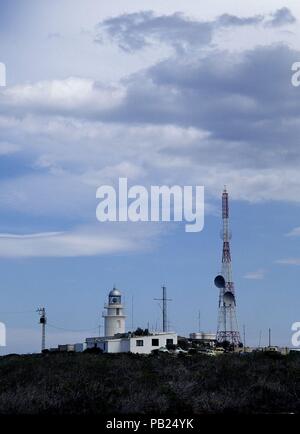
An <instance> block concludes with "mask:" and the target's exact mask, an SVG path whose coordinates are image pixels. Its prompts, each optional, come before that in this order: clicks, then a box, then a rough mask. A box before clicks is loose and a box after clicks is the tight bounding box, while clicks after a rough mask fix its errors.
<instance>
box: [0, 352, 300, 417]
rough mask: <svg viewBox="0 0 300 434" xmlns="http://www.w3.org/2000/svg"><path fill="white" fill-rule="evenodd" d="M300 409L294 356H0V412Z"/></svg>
mask: <svg viewBox="0 0 300 434" xmlns="http://www.w3.org/2000/svg"><path fill="white" fill-rule="evenodd" d="M165 412H167V413H168V414H170V413H173V414H175V413H176V414H177V415H178V412H187V413H190V414H192V413H193V414H201V413H226V412H240V413H249V412H251V413H284V412H300V357H297V356H296V355H294V356H293V355H289V356H277V357H276V358H274V357H271V356H268V355H264V354H252V355H248V356H239V355H234V354H232V355H230V354H224V355H221V356H218V357H216V358H214V357H207V356H204V355H199V354H195V355H192V356H178V357H174V356H173V357H172V356H170V355H168V354H160V355H159V356H149V357H145V356H137V355H131V354H119V355H108V354H102V355H96V354H85V353H81V354H75V353H74V354H72V353H61V354H45V355H28V356H17V355H11V356H5V357H1V358H0V413H1V414H12V413H14V414H15V413H16V414H24V413H48V414H52V413H53V414H54V413H56V414H60V413H61V414H85V413H86V414H87V413H93V414H110V413H113V414H116V413H119V414H128V413H141V414H147V413H157V414H163V413H165Z"/></svg>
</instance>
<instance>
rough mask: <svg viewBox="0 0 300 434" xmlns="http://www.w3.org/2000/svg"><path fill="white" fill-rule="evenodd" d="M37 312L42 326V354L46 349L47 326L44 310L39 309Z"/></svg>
mask: <svg viewBox="0 0 300 434" xmlns="http://www.w3.org/2000/svg"><path fill="white" fill-rule="evenodd" d="M37 312H38V314H39V315H40V324H41V325H42V351H41V352H43V351H44V350H45V348H46V324H47V317H46V309H45V308H44V307H40V308H38V309H37Z"/></svg>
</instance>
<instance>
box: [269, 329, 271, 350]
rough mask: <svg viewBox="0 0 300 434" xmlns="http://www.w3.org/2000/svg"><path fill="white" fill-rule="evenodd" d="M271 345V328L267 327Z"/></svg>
mask: <svg viewBox="0 0 300 434" xmlns="http://www.w3.org/2000/svg"><path fill="white" fill-rule="evenodd" d="M270 346H271V329H270V328H269V347H270Z"/></svg>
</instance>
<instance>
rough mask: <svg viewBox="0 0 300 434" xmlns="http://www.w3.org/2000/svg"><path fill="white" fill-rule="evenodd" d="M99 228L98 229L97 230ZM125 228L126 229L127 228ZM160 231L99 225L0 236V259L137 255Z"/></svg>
mask: <svg viewBox="0 0 300 434" xmlns="http://www.w3.org/2000/svg"><path fill="white" fill-rule="evenodd" d="M100 225H101V227H100ZM128 226H129V227H128ZM160 230H161V228H158V227H153V226H152V227H151V225H149V226H148V227H147V232H146V231H145V230H144V229H143V228H142V227H141V225H139V224H133V226H132V225H128V224H126V227H125V226H124V224H123V225H122V224H120V223H115V224H114V226H112V224H110V225H109V224H104V223H102V224H100V223H99V225H98V227H94V228H88V227H83V228H78V229H73V230H70V231H67V232H48V233H47V232H46V233H33V234H24V235H18V234H0V257H5V258H19V257H20V258H31V257H68V256H69V257H75V256H92V255H102V254H113V253H122V252H131V251H139V250H143V249H148V248H149V247H150V246H151V242H152V241H151V239H153V238H154V239H155V236H156V235H157V234H158V233H159V231H160Z"/></svg>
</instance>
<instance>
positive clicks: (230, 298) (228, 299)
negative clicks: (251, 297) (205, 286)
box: [223, 291, 235, 306]
mask: <svg viewBox="0 0 300 434" xmlns="http://www.w3.org/2000/svg"><path fill="white" fill-rule="evenodd" d="M223 300H224V304H225V306H232V305H234V304H235V298H234V294H233V292H231V291H226V292H225V294H224V295H223Z"/></svg>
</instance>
